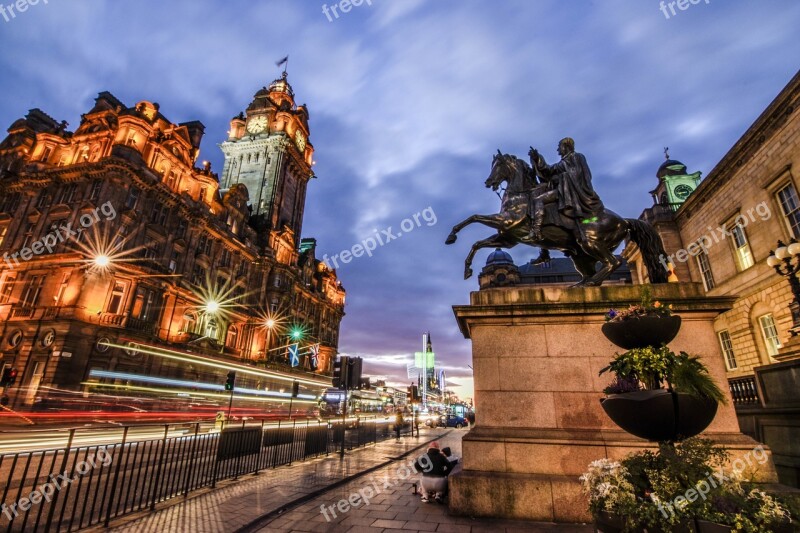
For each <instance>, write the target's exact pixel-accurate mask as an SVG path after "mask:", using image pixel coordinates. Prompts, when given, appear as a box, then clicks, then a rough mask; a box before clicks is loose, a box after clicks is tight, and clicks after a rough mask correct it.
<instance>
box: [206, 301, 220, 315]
mask: <svg viewBox="0 0 800 533" xmlns="http://www.w3.org/2000/svg"><path fill="white" fill-rule="evenodd" d="M205 311H206V313H209V314H212V315H213V314H214V313H216V312H217V311H219V302H218V301H216V300H209V301H207V302H206V305H205Z"/></svg>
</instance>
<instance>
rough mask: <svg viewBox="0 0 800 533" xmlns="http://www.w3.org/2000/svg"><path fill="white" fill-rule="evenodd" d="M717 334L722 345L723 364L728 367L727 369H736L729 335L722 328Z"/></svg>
mask: <svg viewBox="0 0 800 533" xmlns="http://www.w3.org/2000/svg"><path fill="white" fill-rule="evenodd" d="M717 335H718V336H719V344H720V346H722V354H723V355H724V356H725V366H727V367H728V370H736V368H737V367H738V365H737V364H736V356H735V355H734V353H733V343H732V342H731V336H730V334H729V333H728V330H722V331H720V332H719V333H718V334H717Z"/></svg>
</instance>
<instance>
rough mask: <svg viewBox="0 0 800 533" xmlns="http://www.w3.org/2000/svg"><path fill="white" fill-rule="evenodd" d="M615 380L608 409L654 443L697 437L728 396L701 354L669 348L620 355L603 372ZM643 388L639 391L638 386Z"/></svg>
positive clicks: (623, 425) (605, 400) (631, 430)
mask: <svg viewBox="0 0 800 533" xmlns="http://www.w3.org/2000/svg"><path fill="white" fill-rule="evenodd" d="M606 372H613V373H614V374H615V375H616V377H615V381H614V382H613V383H612V384H611V385H610V386H609V387H607V388H606V389H605V390H604V392H605V393H606V394H607V396H606V398H603V399H602V400H601V403H602V406H603V410H605V412H606V413H607V414H608V416H609V417H610V418H611V419H612V420H613V421H614V422H615V423H616V424H617V425H618V426H620V427H621V428H622V429H624V430H625V431H627V432H629V433H631V434H633V435H636V436H637V437H641V438H643V439H647V440H650V441H677V440H681V439H684V438H688V437H693V436H694V435H697V434H698V433H700V432H701V431H703V430H704V429H705V428H707V427H708V425H709V424H710V423H711V421H712V420H714V416H715V415H716V413H717V405H718V404H719V403H723V404H725V403H726V402H727V399H726V397H725V394H724V393H723V392H722V390H721V389H720V388H719V386H717V384H716V383H715V382H714V379H713V378H712V377H711V376H710V374H709V373H708V369H707V368H706V366H705V365H704V364H703V363H702V362H701V361H700V358H699V357H697V356H693V355H689V354H687V353H686V352H680V353H679V354H675V353H674V352H673V351H671V350H670V349H669V348H667V347H666V346H662V347H660V348H653V347H646V348H634V349H631V350H628V351H627V352H623V353H621V354H617V356H616V357H615V358H614V359H613V360H612V361H611V363H610V364H609V365H608V366H607V367H605V368H603V369H602V370H601V371H600V374H601V375H602V374H604V373H606ZM637 386H638V389H637Z"/></svg>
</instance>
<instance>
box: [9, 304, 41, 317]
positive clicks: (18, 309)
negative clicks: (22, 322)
mask: <svg viewBox="0 0 800 533" xmlns="http://www.w3.org/2000/svg"><path fill="white" fill-rule="evenodd" d="M35 310H36V308H35V307H27V306H25V307H23V306H18V305H15V306H14V307H12V308H11V318H33V313H34V311H35Z"/></svg>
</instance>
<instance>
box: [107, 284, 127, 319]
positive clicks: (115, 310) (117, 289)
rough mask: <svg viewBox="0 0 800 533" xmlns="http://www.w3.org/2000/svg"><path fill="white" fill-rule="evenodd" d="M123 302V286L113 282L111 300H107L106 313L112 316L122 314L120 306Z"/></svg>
mask: <svg viewBox="0 0 800 533" xmlns="http://www.w3.org/2000/svg"><path fill="white" fill-rule="evenodd" d="M124 300H125V284H124V283H122V282H121V281H115V282H114V288H113V289H112V290H111V298H110V299H109V300H108V307H107V308H106V312H107V313H110V314H112V315H118V314H120V313H122V304H123V302H124Z"/></svg>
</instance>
